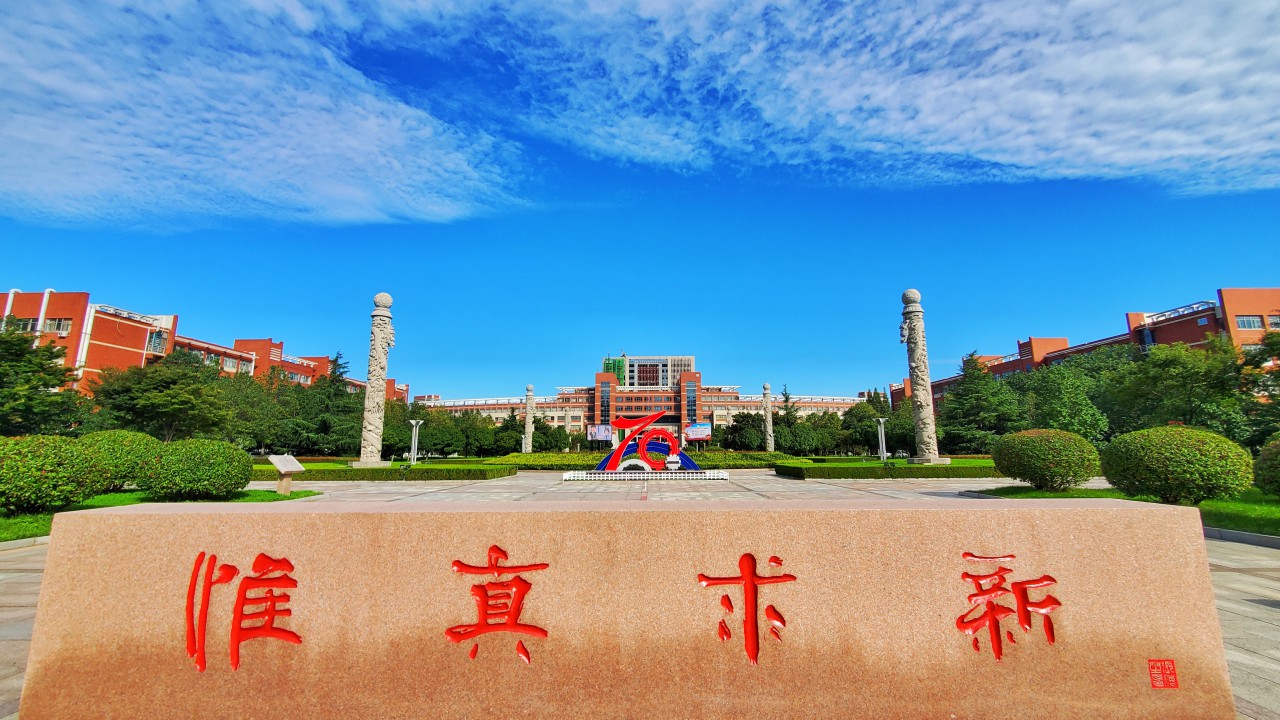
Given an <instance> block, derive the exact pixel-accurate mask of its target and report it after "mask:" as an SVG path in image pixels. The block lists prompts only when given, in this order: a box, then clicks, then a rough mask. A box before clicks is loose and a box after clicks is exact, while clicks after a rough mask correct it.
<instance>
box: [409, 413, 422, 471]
mask: <svg viewBox="0 0 1280 720" xmlns="http://www.w3.org/2000/svg"><path fill="white" fill-rule="evenodd" d="M409 424H410V425H412V426H413V440H411V441H410V442H409V464H410V465H413V464H415V463H417V462H418V426H420V425H422V421H421V420H410V421H409Z"/></svg>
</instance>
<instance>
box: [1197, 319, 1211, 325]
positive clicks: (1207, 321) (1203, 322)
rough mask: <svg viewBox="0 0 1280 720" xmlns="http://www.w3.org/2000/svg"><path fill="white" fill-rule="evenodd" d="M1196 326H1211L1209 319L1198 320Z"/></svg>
mask: <svg viewBox="0 0 1280 720" xmlns="http://www.w3.org/2000/svg"><path fill="white" fill-rule="evenodd" d="M1196 324H1197V325H1208V324H1209V318H1200V319H1199V320H1197V321H1196Z"/></svg>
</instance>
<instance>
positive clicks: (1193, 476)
mask: <svg viewBox="0 0 1280 720" xmlns="http://www.w3.org/2000/svg"><path fill="white" fill-rule="evenodd" d="M1102 474H1103V475H1106V476H1107V480H1108V481H1109V482H1110V483H1111V485H1112V486H1114V487H1115V488H1116V489H1117V490H1119V491H1120V492H1122V493H1124V494H1125V495H1128V496H1130V497H1134V496H1138V495H1151V496H1154V497H1156V498H1158V499H1159V500H1160V502H1162V503H1169V504H1178V503H1183V502H1189V503H1191V504H1192V505H1199V504H1200V503H1201V502H1204V501H1205V500H1211V499H1215V498H1232V497H1235V496H1237V495H1239V494H1240V493H1242V492H1244V491H1245V490H1247V489H1248V488H1249V485H1250V484H1252V482H1253V458H1251V457H1249V452H1248V451H1247V450H1245V449H1244V448H1242V447H1240V446H1239V445H1237V444H1235V443H1234V442H1232V441H1230V440H1228V439H1227V438H1224V437H1222V436H1221V435H1216V434H1214V433H1211V432H1208V431H1206V430H1195V429H1193V428H1189V427H1182V426H1178V425H1170V426H1168V427H1158V428H1151V429H1149V430H1138V431H1136V432H1131V433H1125V434H1124V435H1120V436H1119V437H1116V438H1114V439H1113V440H1112V441H1111V443H1110V444H1109V445H1107V447H1106V449H1105V450H1103V451H1102Z"/></svg>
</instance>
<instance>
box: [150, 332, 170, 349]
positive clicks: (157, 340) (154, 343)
mask: <svg viewBox="0 0 1280 720" xmlns="http://www.w3.org/2000/svg"><path fill="white" fill-rule="evenodd" d="M168 343H169V334H168V333H166V332H165V331H163V330H152V331H151V333H150V334H148V335H147V352H149V353H162V352H164V350H165V346H166V345H168Z"/></svg>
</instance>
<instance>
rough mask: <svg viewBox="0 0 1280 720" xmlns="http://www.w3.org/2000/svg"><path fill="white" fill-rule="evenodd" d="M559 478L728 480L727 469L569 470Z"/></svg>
mask: <svg viewBox="0 0 1280 720" xmlns="http://www.w3.org/2000/svg"><path fill="white" fill-rule="evenodd" d="M560 479H561V480H728V479H729V472H728V471H727V470H658V471H655V472H646V471H644V470H571V471H569V472H567V473H565V474H564V475H561V476H560Z"/></svg>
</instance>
